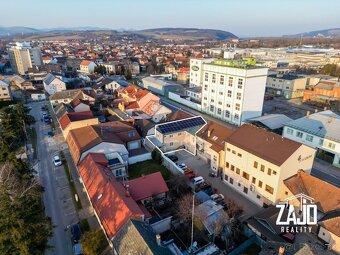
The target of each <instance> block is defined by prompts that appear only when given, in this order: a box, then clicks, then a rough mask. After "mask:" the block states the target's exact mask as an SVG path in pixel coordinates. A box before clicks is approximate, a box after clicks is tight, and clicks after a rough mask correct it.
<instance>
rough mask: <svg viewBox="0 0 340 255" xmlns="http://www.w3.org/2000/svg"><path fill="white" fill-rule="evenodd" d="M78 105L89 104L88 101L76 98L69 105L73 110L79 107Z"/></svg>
mask: <svg viewBox="0 0 340 255" xmlns="http://www.w3.org/2000/svg"><path fill="white" fill-rule="evenodd" d="M80 104H86V105H89V104H90V103H89V101H88V100H83V99H81V98H78V97H76V98H74V99H73V100H72V101H71V103H70V105H71V106H72V107H73V108H75V107H77V106H78V105H80Z"/></svg>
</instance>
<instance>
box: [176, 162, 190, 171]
mask: <svg viewBox="0 0 340 255" xmlns="http://www.w3.org/2000/svg"><path fill="white" fill-rule="evenodd" d="M178 167H179V168H180V169H182V170H183V171H184V170H186V169H187V168H188V166H187V165H186V164H184V163H181V164H178Z"/></svg>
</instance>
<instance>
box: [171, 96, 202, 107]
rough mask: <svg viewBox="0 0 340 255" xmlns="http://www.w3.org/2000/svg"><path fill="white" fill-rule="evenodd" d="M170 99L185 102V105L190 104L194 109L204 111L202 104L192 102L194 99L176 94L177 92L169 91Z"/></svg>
mask: <svg viewBox="0 0 340 255" xmlns="http://www.w3.org/2000/svg"><path fill="white" fill-rule="evenodd" d="M169 99H171V100H173V101H175V102H177V103H180V104H183V105H185V106H188V107H190V108H192V109H194V110H197V111H202V106H201V105H200V104H197V103H195V102H192V101H189V100H187V99H185V98H182V97H181V96H180V95H178V94H176V93H173V92H169Z"/></svg>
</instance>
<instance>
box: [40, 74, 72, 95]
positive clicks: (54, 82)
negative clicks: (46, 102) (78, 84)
mask: <svg viewBox="0 0 340 255" xmlns="http://www.w3.org/2000/svg"><path fill="white" fill-rule="evenodd" d="M43 84H44V89H45V91H46V92H47V93H48V94H49V95H53V94H55V93H56V92H60V91H63V90H66V85H65V82H63V81H62V80H61V79H59V78H57V77H55V76H54V75H53V74H48V75H47V76H46V77H45V79H44V80H43Z"/></svg>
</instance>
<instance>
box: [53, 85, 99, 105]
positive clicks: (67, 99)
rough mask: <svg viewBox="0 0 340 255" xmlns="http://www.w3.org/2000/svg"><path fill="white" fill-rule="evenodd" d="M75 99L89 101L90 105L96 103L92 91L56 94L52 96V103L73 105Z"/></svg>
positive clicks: (72, 90)
mask: <svg viewBox="0 0 340 255" xmlns="http://www.w3.org/2000/svg"><path fill="white" fill-rule="evenodd" d="M75 98H79V99H83V100H87V101H89V103H94V102H95V100H96V99H95V96H94V95H93V93H91V90H86V89H70V90H64V91H60V92H56V93H54V94H53V95H52V96H50V98H49V99H50V103H51V104H52V105H57V104H60V103H66V104H69V103H71V102H72V101H73V100H74V99H75Z"/></svg>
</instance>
